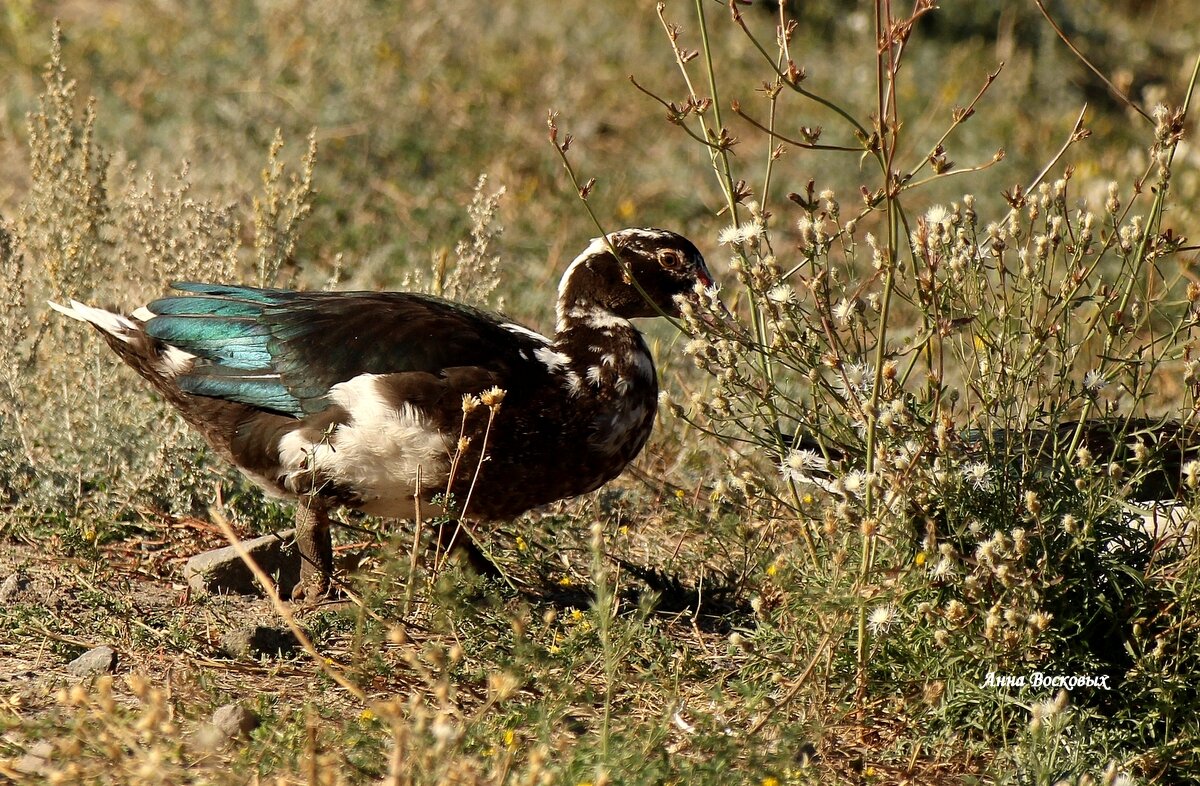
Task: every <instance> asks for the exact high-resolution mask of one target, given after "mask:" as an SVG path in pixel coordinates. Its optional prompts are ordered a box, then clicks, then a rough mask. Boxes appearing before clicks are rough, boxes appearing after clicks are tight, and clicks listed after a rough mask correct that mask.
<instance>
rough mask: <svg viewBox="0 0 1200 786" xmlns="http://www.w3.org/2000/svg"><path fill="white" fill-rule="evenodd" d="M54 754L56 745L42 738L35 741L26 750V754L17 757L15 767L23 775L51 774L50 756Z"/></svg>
mask: <svg viewBox="0 0 1200 786" xmlns="http://www.w3.org/2000/svg"><path fill="white" fill-rule="evenodd" d="M53 755H54V746H53V745H51V744H50V743H49V742H47V741H45V740H42V741H41V742H35V743H34V744H33V745H32V746H31V747H29V748H28V749H27V750H26V751H25V755H24V756H22V757H21V758H19V759H17V761H16V763H15V764H13V769H14V770H16V771H17V772H19V773H21V774H22V775H47V774H49V766H50V757H51V756H53Z"/></svg>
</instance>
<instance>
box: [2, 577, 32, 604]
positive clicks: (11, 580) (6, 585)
mask: <svg viewBox="0 0 1200 786" xmlns="http://www.w3.org/2000/svg"><path fill="white" fill-rule="evenodd" d="M28 583H29V581H28V580H22V578H21V574H19V573H10V574H9V575H8V578H6V579H5V580H4V582H3V583H0V603H8V602H9V601H10V600H12V599H13V598H15V597H16V596H17V593H18V592H20V591H21V590H22V589H24V588H25V586H24V585H26V584H28Z"/></svg>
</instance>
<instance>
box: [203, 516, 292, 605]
mask: <svg viewBox="0 0 1200 786" xmlns="http://www.w3.org/2000/svg"><path fill="white" fill-rule="evenodd" d="M293 532H294V531H293V530H285V531H284V532H277V533H274V534H271V535H263V536H262V537H260V538H253V539H251V540H245V541H242V546H243V547H244V548H245V549H246V551H247V552H249V554H250V556H251V557H253V558H254V561H255V562H257V563H258V565H259V567H261V568H262V569H263V571H264V572H266V574H267V575H268V576H270V577H271V579H272V580H273V581H274V582H275V584H276V586H279V587H287V588H289V589H290V588H291V587H292V586H294V585H295V584H296V582H298V581H299V580H300V552H299V551H298V550H297V549H296V545H295V541H294V540H293V539H292V538H293ZM183 575H184V578H186V579H187V582H188V584H189V585H190V586H191V588H192V589H193V590H196V591H197V592H209V593H214V594H216V593H236V594H239V595H257V594H259V593H260V591H261V590H260V588H259V586H258V582H257V581H256V580H255V578H254V574H253V573H251V572H250V568H248V567H246V563H244V562H242V558H241V557H239V556H238V553H237V551H235V550H234V548H233V546H226V547H224V548H220V549H213V550H212V551H206V552H204V553H203V554H197V555H196V556H194V557H192V558H191V559H189V560H188V561H187V563H186V564H185V565H184V566H183Z"/></svg>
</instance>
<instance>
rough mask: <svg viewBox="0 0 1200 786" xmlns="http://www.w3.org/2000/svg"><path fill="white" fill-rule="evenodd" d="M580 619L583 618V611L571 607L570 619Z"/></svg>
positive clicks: (575, 620) (577, 620)
mask: <svg viewBox="0 0 1200 786" xmlns="http://www.w3.org/2000/svg"><path fill="white" fill-rule="evenodd" d="M581 619H583V612H582V611H580V610H579V609H571V621H572V622H579V621H580V620H581Z"/></svg>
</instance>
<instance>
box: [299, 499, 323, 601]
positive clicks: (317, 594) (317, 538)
mask: <svg viewBox="0 0 1200 786" xmlns="http://www.w3.org/2000/svg"><path fill="white" fill-rule="evenodd" d="M296 546H297V547H298V548H299V549H300V582H299V583H298V584H296V586H295V587H293V588H292V600H294V601H295V600H319V599H320V598H322V597H324V596H325V595H327V594H329V579H330V576H331V575H333V540H332V538H331V537H330V534H329V511H328V509H327V508H326V505H325V502H324V500H321V499H319V498H317V497H313V496H309V497H301V498H300V501H299V502H298V503H296Z"/></svg>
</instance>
